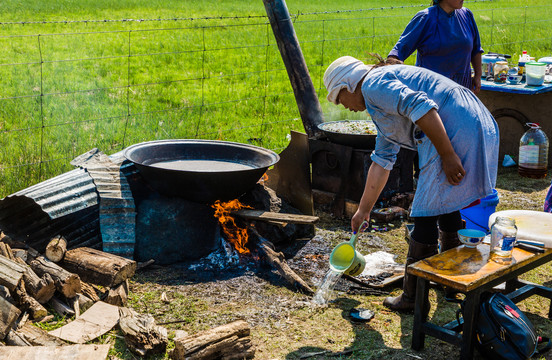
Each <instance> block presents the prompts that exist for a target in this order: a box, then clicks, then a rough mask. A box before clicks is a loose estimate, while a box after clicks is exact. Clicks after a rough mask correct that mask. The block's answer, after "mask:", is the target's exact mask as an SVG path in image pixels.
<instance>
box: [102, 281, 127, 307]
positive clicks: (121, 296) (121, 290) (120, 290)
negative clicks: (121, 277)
mask: <svg viewBox="0 0 552 360" xmlns="http://www.w3.org/2000/svg"><path fill="white" fill-rule="evenodd" d="M103 301H105V302H106V303H108V304H111V305H116V306H126V304H127V301H128V280H125V281H123V283H122V284H121V285H119V286H117V287H116V288H113V289H109V292H108V293H107V296H106V298H105V299H104V300H103Z"/></svg>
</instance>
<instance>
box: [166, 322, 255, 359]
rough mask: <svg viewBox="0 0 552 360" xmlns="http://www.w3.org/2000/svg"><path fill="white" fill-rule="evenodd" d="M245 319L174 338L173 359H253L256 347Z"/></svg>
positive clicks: (171, 355)
mask: <svg viewBox="0 0 552 360" xmlns="http://www.w3.org/2000/svg"><path fill="white" fill-rule="evenodd" d="M249 334H250V329H249V324H247V323H246V322H245V321H243V320H238V321H234V322H232V323H229V324H226V325H222V326H219V327H216V328H213V329H210V330H206V331H203V332H200V333H197V334H194V335H188V336H185V337H182V338H176V339H174V345H175V347H174V350H173V351H172V352H171V354H170V357H171V359H175V360H184V359H194V360H199V359H252V358H253V357H254V356H255V348H254V347H253V344H252V343H251V337H250V336H249Z"/></svg>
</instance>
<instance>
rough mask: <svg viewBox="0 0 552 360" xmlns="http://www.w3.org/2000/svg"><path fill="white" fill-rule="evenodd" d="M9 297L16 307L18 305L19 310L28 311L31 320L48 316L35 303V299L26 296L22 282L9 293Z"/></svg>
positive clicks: (44, 310)
mask: <svg viewBox="0 0 552 360" xmlns="http://www.w3.org/2000/svg"><path fill="white" fill-rule="evenodd" d="M11 295H12V297H13V298H14V300H15V301H16V302H17V305H19V309H20V310H23V311H28V312H29V314H30V315H31V318H32V319H34V320H38V319H42V318H43V317H45V316H46V315H48V311H47V310H46V308H45V307H44V306H42V305H41V304H40V303H39V302H38V301H36V299H35V298H33V297H31V296H29V294H27V291H25V284H24V283H23V282H22V283H20V284H19V285H18V286H17V287H16V288H15V289H13V290H12V291H11Z"/></svg>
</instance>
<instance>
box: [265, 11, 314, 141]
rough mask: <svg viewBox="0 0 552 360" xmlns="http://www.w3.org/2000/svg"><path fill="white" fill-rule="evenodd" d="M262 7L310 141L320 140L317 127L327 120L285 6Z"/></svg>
mask: <svg viewBox="0 0 552 360" xmlns="http://www.w3.org/2000/svg"><path fill="white" fill-rule="evenodd" d="M263 3H264V6H265V10H266V14H267V16H268V19H269V20H270V25H271V26H272V31H273V32H274V37H275V38H276V43H277V44H278V49H279V50H280V55H281V56H282V59H283V60H284V65H285V66H286V70H287V73H288V76H289V81H290V82H291V86H292V87H293V93H294V94H295V101H296V102H297V106H298V107H299V113H300V114H301V119H302V121H303V126H304V127H305V131H306V133H307V135H308V136H309V137H317V136H318V135H319V134H320V130H318V127H317V125H318V124H321V123H323V122H324V116H323V114H322V110H321V108H320V102H319V101H318V96H317V95H316V91H315V89H314V85H313V83H312V79H311V77H310V75H309V71H308V69H307V64H306V62H305V58H304V57H303V53H302V52H301V47H300V46H299V41H298V40H297V36H296V35H295V30H294V28H293V23H292V22H291V18H290V16H289V12H288V9H287V6H286V3H285V1H284V0H263Z"/></svg>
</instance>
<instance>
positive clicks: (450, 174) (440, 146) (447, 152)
mask: <svg viewBox="0 0 552 360" xmlns="http://www.w3.org/2000/svg"><path fill="white" fill-rule="evenodd" d="M416 125H417V126H418V127H419V128H420V129H421V130H422V131H423V132H424V133H425V134H426V136H427V137H428V138H429V140H431V142H432V143H433V146H435V149H437V153H439V156H440V157H441V162H442V166H443V171H444V172H445V175H446V176H447V180H448V182H449V183H450V184H452V185H458V184H459V183H460V181H461V180H462V179H463V178H464V175H465V174H466V171H465V170H464V167H463V166H462V162H461V161H460V158H459V157H458V155H456V152H455V151H454V149H453V147H452V144H451V143H450V139H449V138H448V135H447V132H446V130H445V126H444V125H443V121H442V120H441V117H440V116H439V114H438V113H437V111H436V110H435V109H431V110H429V111H428V112H427V113H426V114H425V115H424V116H422V117H421V118H420V119H419V120H418V121H416Z"/></svg>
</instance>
